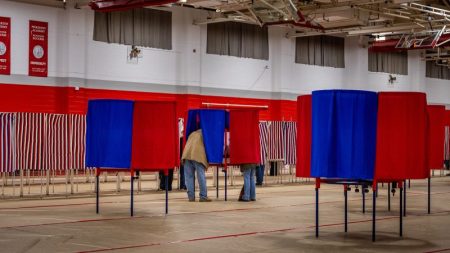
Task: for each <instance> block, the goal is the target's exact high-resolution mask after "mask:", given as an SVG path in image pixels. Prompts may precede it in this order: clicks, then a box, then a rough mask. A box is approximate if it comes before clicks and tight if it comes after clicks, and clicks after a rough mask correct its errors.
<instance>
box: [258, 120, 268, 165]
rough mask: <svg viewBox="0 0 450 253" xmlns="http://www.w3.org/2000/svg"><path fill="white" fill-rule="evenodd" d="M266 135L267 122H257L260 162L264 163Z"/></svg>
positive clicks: (265, 158) (265, 157)
mask: <svg viewBox="0 0 450 253" xmlns="http://www.w3.org/2000/svg"><path fill="white" fill-rule="evenodd" d="M268 135H269V130H268V129H267V122H259V143H260V150H261V152H260V159H261V160H260V164H266V160H267V145H268V144H267V142H268Z"/></svg>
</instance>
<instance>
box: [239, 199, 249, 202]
mask: <svg viewBox="0 0 450 253" xmlns="http://www.w3.org/2000/svg"><path fill="white" fill-rule="evenodd" d="M239 201H241V202H250V200H248V199H239Z"/></svg>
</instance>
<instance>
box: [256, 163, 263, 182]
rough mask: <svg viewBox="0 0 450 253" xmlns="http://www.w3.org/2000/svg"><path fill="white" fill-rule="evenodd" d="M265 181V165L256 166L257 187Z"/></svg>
mask: <svg viewBox="0 0 450 253" xmlns="http://www.w3.org/2000/svg"><path fill="white" fill-rule="evenodd" d="M263 181H264V164H260V165H258V166H256V185H262V183H263Z"/></svg>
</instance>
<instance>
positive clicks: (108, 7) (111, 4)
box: [89, 0, 178, 12]
mask: <svg viewBox="0 0 450 253" xmlns="http://www.w3.org/2000/svg"><path fill="white" fill-rule="evenodd" d="M176 2H178V0H92V1H91V2H90V3H89V6H90V7H91V9H93V10H95V11H101V12H110V11H123V10H129V9H134V8H142V7H149V6H160V5H166V4H172V3H176Z"/></svg>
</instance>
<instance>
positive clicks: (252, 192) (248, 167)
mask: <svg viewBox="0 0 450 253" xmlns="http://www.w3.org/2000/svg"><path fill="white" fill-rule="evenodd" d="M255 170H256V164H242V165H241V172H242V176H243V177H244V187H243V192H242V196H241V195H240V196H239V201H243V202H249V201H256V189H255Z"/></svg>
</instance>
